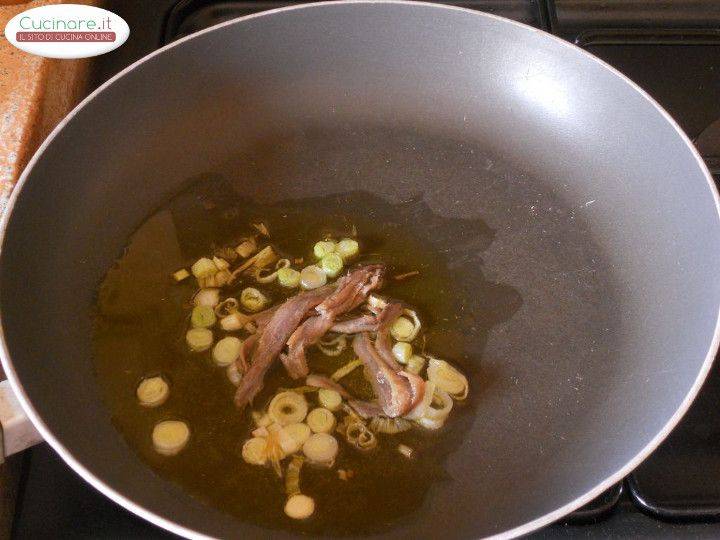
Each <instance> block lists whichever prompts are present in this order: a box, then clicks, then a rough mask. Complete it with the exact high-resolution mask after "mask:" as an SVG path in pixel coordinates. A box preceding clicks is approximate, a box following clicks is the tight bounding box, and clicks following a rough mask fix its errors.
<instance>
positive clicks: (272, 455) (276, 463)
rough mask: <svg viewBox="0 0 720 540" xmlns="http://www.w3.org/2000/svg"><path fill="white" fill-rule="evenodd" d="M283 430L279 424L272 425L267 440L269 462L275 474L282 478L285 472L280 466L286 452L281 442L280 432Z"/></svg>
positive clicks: (269, 427)
mask: <svg viewBox="0 0 720 540" xmlns="http://www.w3.org/2000/svg"><path fill="white" fill-rule="evenodd" d="M281 429H282V428H281V427H280V426H279V425H278V424H270V425H269V426H268V427H267V431H268V436H267V439H266V446H265V450H266V452H267V457H268V460H270V464H271V465H272V467H273V469H274V470H275V473H276V474H277V475H278V476H279V477H282V474H283V471H282V467H281V466H280V461H282V459H283V458H284V457H285V451H284V450H283V447H282V444H281V442H280V430H281Z"/></svg>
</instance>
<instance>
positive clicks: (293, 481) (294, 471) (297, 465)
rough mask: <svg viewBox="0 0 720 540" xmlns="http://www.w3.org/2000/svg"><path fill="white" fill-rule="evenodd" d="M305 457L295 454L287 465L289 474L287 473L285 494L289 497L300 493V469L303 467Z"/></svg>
mask: <svg viewBox="0 0 720 540" xmlns="http://www.w3.org/2000/svg"><path fill="white" fill-rule="evenodd" d="M304 461H305V458H304V457H302V456H293V458H292V460H291V461H290V463H288V466H287V474H286V475H285V494H286V495H287V496H288V497H292V496H293V495H299V494H300V469H302V465H303V462H304Z"/></svg>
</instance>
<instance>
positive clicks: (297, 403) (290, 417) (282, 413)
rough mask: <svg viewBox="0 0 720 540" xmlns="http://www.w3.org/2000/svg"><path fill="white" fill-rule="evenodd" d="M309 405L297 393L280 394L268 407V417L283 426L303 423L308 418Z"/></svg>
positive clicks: (301, 395) (303, 397)
mask: <svg viewBox="0 0 720 540" xmlns="http://www.w3.org/2000/svg"><path fill="white" fill-rule="evenodd" d="M307 412H308V405H307V401H305V396H304V395H303V394H299V393H297V392H292V391H288V392H280V393H279V394H277V395H276V396H275V397H274V398H272V401H270V405H269V406H268V415H269V416H270V419H271V420H272V421H273V422H277V423H278V424H280V425H281V426H286V425H288V424H295V423H297V422H302V421H303V420H304V419H305V416H307Z"/></svg>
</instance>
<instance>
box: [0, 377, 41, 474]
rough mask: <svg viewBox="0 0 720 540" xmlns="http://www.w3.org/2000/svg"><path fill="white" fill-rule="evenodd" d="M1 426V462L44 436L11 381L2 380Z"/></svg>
mask: <svg viewBox="0 0 720 540" xmlns="http://www.w3.org/2000/svg"><path fill="white" fill-rule="evenodd" d="M0 426H1V427H2V431H0V442H2V455H0V463H2V462H3V461H4V460H5V458H7V457H9V456H11V455H13V454H15V453H17V452H22V451H23V450H25V449H26V448H30V447H31V446H34V445H36V444H37V443H39V442H41V441H42V437H41V436H40V434H39V433H38V432H37V430H36V429H35V426H34V425H33V424H32V422H31V421H30V419H29V418H28V417H27V415H26V414H25V411H23V408H22V407H21V406H20V402H19V401H18V398H17V397H16V396H15V392H13V389H12V388H11V387H10V382H9V381H2V382H0Z"/></svg>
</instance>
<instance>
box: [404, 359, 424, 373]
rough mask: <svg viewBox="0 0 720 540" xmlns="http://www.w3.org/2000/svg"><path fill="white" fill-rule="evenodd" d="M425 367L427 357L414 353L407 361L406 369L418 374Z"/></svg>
mask: <svg viewBox="0 0 720 540" xmlns="http://www.w3.org/2000/svg"><path fill="white" fill-rule="evenodd" d="M424 367H425V359H424V358H423V357H422V356H420V355H418V354H413V355H412V356H411V357H410V359H409V360H408V361H407V367H406V368H405V369H406V370H407V371H409V372H410V373H414V374H415V375H417V374H418V373H420V372H421V371H422V370H423V368H424Z"/></svg>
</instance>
